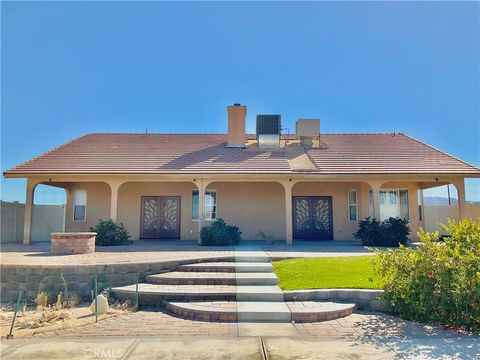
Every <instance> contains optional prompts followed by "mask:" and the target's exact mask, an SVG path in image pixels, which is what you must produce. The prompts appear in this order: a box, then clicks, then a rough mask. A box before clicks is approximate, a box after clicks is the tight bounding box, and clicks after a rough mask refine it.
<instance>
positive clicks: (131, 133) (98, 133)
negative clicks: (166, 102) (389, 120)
mask: <svg viewBox="0 0 480 360" xmlns="http://www.w3.org/2000/svg"><path fill="white" fill-rule="evenodd" d="M87 135H228V134H227V133H192V132H185V133H181V132H171V133H170V132H163V133H162V132H151V133H135V132H92V133H87V134H85V135H83V136H87ZM245 135H255V133H245ZM282 135H290V136H294V135H295V134H294V133H291V134H282ZM320 135H405V134H403V133H401V132H371V133H320ZM74 140H75V139H74Z"/></svg>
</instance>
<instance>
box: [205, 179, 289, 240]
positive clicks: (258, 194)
mask: <svg viewBox="0 0 480 360" xmlns="http://www.w3.org/2000/svg"><path fill="white" fill-rule="evenodd" d="M208 188H209V189H214V190H217V217H220V218H222V219H224V220H225V221H226V222H227V223H230V224H233V225H237V226H238V227H239V228H240V230H241V231H242V238H243V239H245V240H255V239H257V238H256V236H255V235H256V234H257V233H258V232H259V231H262V232H263V233H264V234H265V235H267V236H272V237H273V239H274V240H285V191H284V189H283V186H282V185H281V184H279V183H273V182H272V183H270V182H267V183H260V182H259V183H236V182H232V183H227V182H222V183H212V184H210V185H208Z"/></svg>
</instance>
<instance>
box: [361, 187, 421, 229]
mask: <svg viewBox="0 0 480 360" xmlns="http://www.w3.org/2000/svg"><path fill="white" fill-rule="evenodd" d="M400 191H406V193H407V212H408V219H407V220H410V218H411V216H412V215H411V214H410V194H409V191H408V188H405V187H399V188H381V189H380V194H379V195H380V196H379V199H381V198H382V196H381V195H382V193H384V194H385V196H384V202H383V204H382V201H380V215H381V214H382V205H385V204H387V203H388V204H390V194H389V193H390V192H396V194H397V199H396V203H395V204H392V205H396V207H397V210H398V217H399V218H400V219H402V217H401V206H402V204H401V201H400ZM372 200H374V199H373V190H372V189H368V201H369V216H370V217H372V210H373V209H372V208H371V207H372V204H373V202H372ZM377 220H380V221H383V220H381V216H379V217H378V219H377Z"/></svg>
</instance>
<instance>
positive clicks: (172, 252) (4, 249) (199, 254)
mask: <svg viewBox="0 0 480 360" xmlns="http://www.w3.org/2000/svg"><path fill="white" fill-rule="evenodd" d="M235 250H236V251H252V250H264V251H266V252H267V254H268V255H269V256H270V257H271V258H273V259H276V258H286V257H320V256H361V255H369V254H372V253H371V252H369V251H368V250H367V249H366V248H365V247H364V246H362V245H361V244H360V242H358V241H325V242H320V241H310V242H309V241H301V242H294V244H293V245H286V244H285V243H284V242H275V243H274V244H267V243H266V242H261V241H243V242H242V243H241V244H240V245H239V246H235V247H223V246H199V245H197V243H196V242H195V241H185V240H176V241H155V240H152V241H147V240H139V241H135V242H134V243H133V244H132V245H122V246H98V247H97V248H96V251H95V252H94V253H92V254H79V255H68V256H66V255H52V254H50V243H49V242H41V243H33V244H30V245H22V244H2V245H1V252H0V262H1V264H3V265H25V266H39V265H40V266H64V265H70V266H74V265H97V264H98V265H104V264H122V263H146V262H152V261H155V262H159V261H174V260H186V259H192V260H193V259H201V258H205V257H215V256H233V255H234V251H235Z"/></svg>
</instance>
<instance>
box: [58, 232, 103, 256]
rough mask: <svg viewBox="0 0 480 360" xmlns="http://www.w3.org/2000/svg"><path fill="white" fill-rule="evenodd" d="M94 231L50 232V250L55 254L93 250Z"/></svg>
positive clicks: (85, 252) (82, 252)
mask: <svg viewBox="0 0 480 360" xmlns="http://www.w3.org/2000/svg"><path fill="white" fill-rule="evenodd" d="M95 236H97V233H95V232H71V233H51V234H50V239H51V242H50V252H51V253H52V254H55V255H71V254H88V253H92V252H95Z"/></svg>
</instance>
